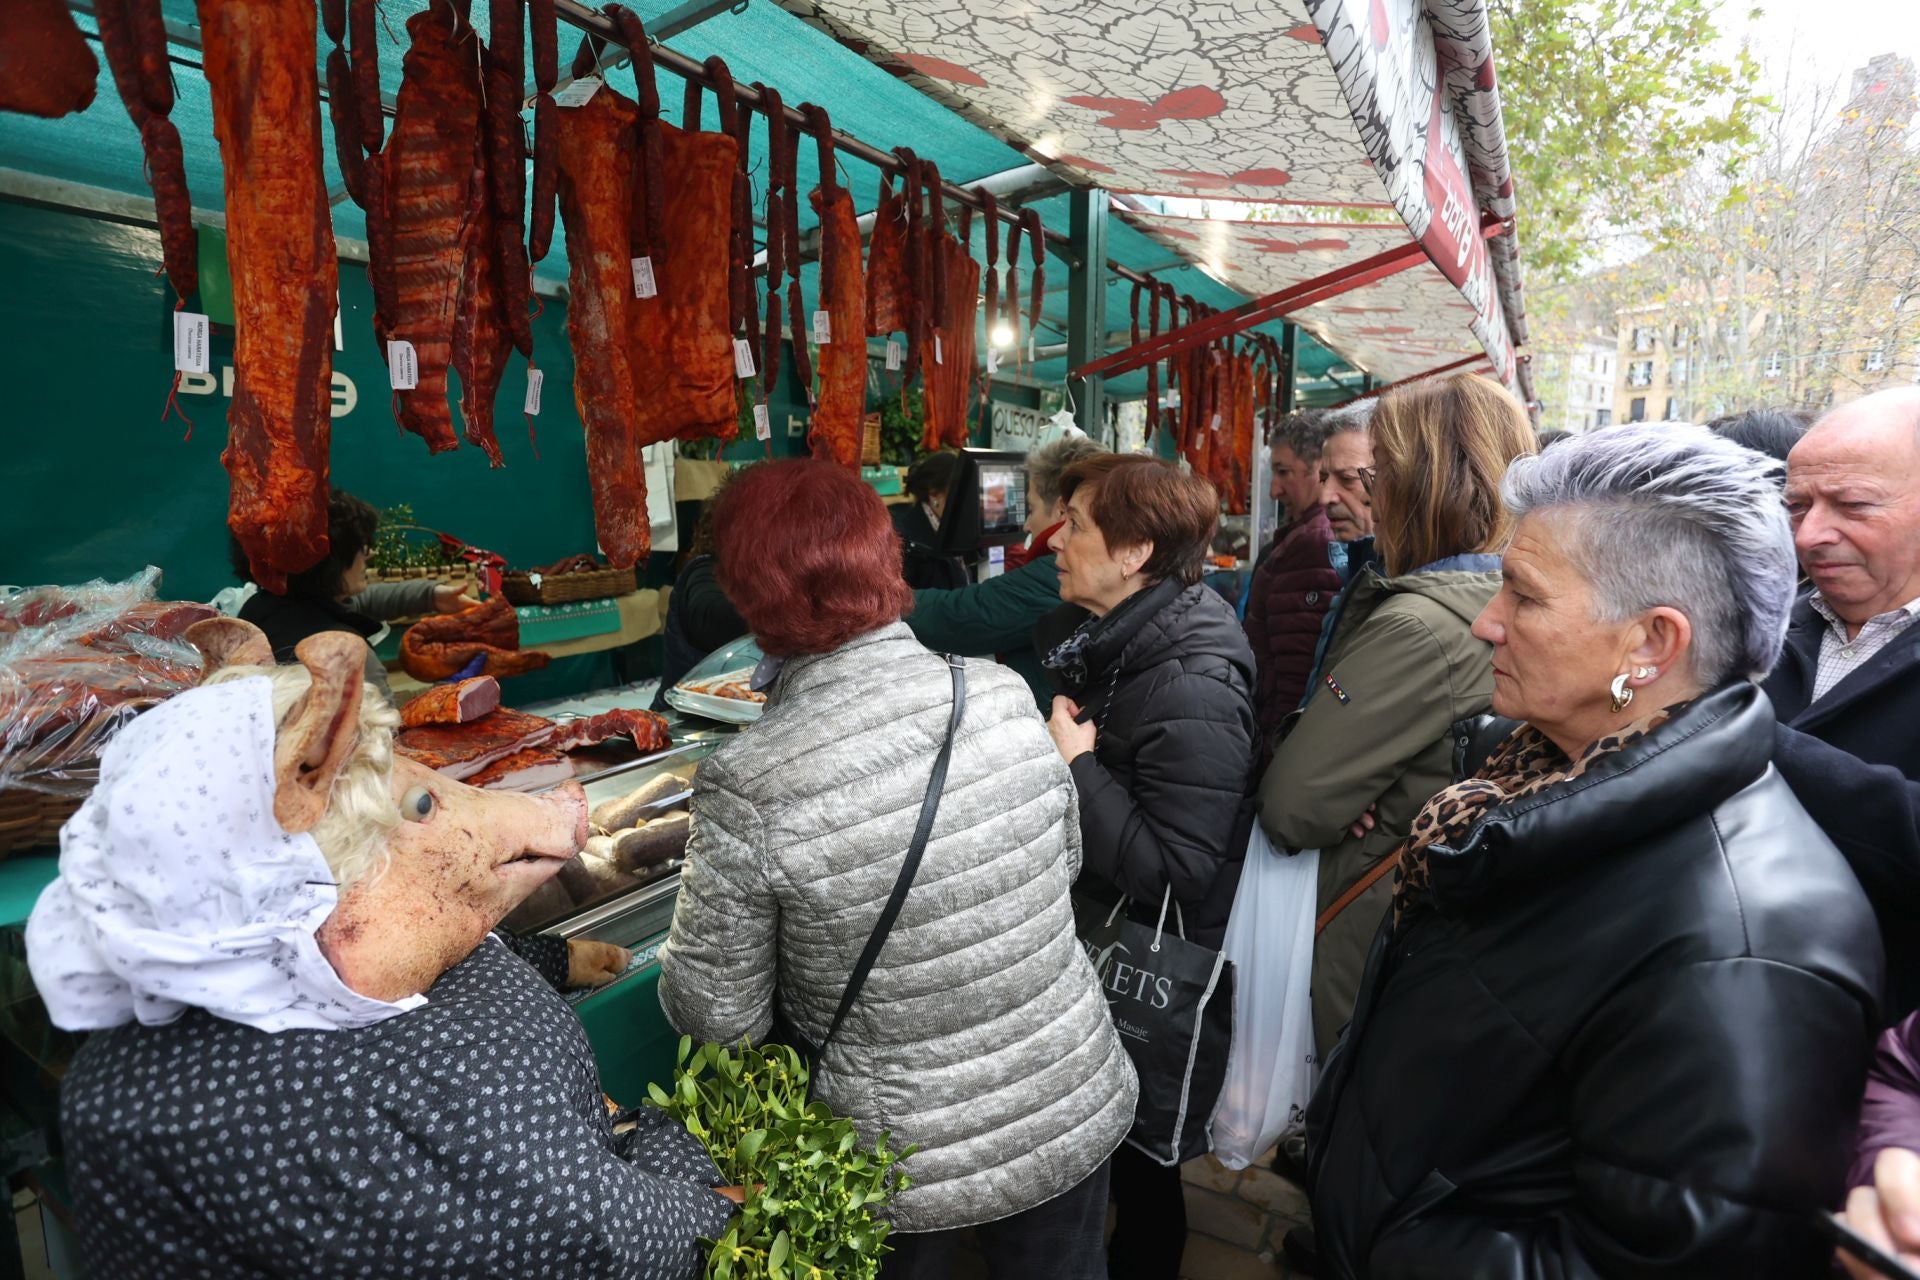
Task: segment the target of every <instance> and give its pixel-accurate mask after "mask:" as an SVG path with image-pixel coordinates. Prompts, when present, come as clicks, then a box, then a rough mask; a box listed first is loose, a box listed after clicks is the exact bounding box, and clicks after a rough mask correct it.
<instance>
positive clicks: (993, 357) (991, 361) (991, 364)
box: [987, 347, 1000, 376]
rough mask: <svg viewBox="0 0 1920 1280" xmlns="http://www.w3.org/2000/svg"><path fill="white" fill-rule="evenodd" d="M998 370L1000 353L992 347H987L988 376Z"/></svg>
mask: <svg viewBox="0 0 1920 1280" xmlns="http://www.w3.org/2000/svg"><path fill="white" fill-rule="evenodd" d="M998 372H1000V353H999V352H998V351H996V350H994V349H993V348H992V347H988V348H987V373H988V375H989V376H991V375H993V374H996V373H998Z"/></svg>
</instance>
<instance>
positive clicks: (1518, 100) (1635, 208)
mask: <svg viewBox="0 0 1920 1280" xmlns="http://www.w3.org/2000/svg"><path fill="white" fill-rule="evenodd" d="M1717 10H1718V5H1717V4H1709V3H1703V0H1508V2H1506V3H1501V4H1495V5H1491V6H1489V15H1490V19H1491V22H1492V26H1493V32H1492V34H1493V49H1494V57H1495V60H1496V63H1497V65H1498V68H1499V75H1500V98H1501V107H1502V114H1503V115H1504V117H1505V121H1506V130H1507V140H1508V152H1509V155H1510V156H1511V157H1512V164H1513V168H1514V185H1515V193H1516V196H1517V199H1518V201H1519V204H1520V216H1521V219H1522V223H1521V225H1522V234H1523V235H1525V237H1526V257H1527V269H1528V274H1529V276H1530V277H1531V278H1532V279H1533V280H1535V281H1537V282H1540V283H1543V284H1544V283H1550V282H1552V281H1554V280H1559V279H1565V278H1567V277H1569V276H1570V275H1573V274H1575V273H1577V272H1578V271H1579V270H1581V269H1583V268H1585V267H1588V266H1590V265H1591V259H1592V258H1593V256H1594V254H1595V251H1596V250H1597V248H1598V247H1599V245H1600V243H1601V242H1603V241H1604V240H1605V239H1606V238H1607V237H1608V236H1609V234H1610V233H1617V232H1620V231H1623V230H1626V231H1641V230H1645V229H1647V228H1649V227H1651V226H1654V225H1656V224H1657V223H1658V221H1659V216H1660V208H1659V200H1658V195H1657V192H1656V191H1655V188H1656V186H1657V185H1658V184H1659V183H1660V181H1661V180H1662V179H1664V178H1667V177H1670V176H1672V175H1674V174H1677V173H1679V172H1681V171H1683V170H1685V169H1687V168H1688V167H1690V166H1691V165H1692V164H1693V163H1694V162H1695V161H1696V160H1698V159H1699V158H1700V157H1701V156H1702V155H1703V154H1704V153H1705V152H1706V151H1707V150H1708V149H1709V148H1710V147H1714V146H1734V147H1742V148H1744V147H1751V146H1752V145H1754V143H1755V141H1756V139H1757V136H1758V134H1757V130H1758V126H1759V124H1760V121H1761V119H1762V117H1763V116H1764V115H1765V114H1766V113H1767V111H1768V110H1769V108H1770V105H1771V104H1770V103H1769V102H1768V101H1767V99H1766V98H1765V96H1763V95H1762V94H1760V93H1759V92H1758V90H1757V81H1758V67H1757V66H1756V65H1755V64H1754V62H1753V59H1752V58H1751V57H1749V56H1748V54H1747V53H1746V51H1745V50H1744V49H1743V50H1741V51H1740V52H1739V53H1738V55H1737V56H1735V57H1734V58H1733V59H1731V60H1729V59H1728V58H1726V57H1725V56H1724V54H1722V53H1721V52H1719V50H1720V49H1721V47H1722V44H1721V40H1720V28H1719V24H1718V22H1717V20H1716V19H1717Z"/></svg>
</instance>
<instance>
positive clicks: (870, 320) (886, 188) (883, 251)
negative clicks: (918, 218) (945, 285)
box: [867, 171, 908, 338]
mask: <svg viewBox="0 0 1920 1280" xmlns="http://www.w3.org/2000/svg"><path fill="white" fill-rule="evenodd" d="M907 289H908V282H907V201H906V198H905V197H904V196H901V195H896V194H895V193H894V190H893V178H892V176H891V175H890V174H887V173H885V172H884V171H883V172H882V173H881V175H880V202H879V204H878V205H877V206H876V209H875V212H874V215H873V239H872V241H871V242H870V243H869V244H868V246H867V336H868V337H870V338H884V337H886V336H887V335H888V334H892V333H898V332H900V331H901V330H903V329H905V328H906V327H907V314H908V298H907Z"/></svg>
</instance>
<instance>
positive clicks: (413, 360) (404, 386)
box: [387, 338, 420, 391]
mask: <svg viewBox="0 0 1920 1280" xmlns="http://www.w3.org/2000/svg"><path fill="white" fill-rule="evenodd" d="M387 381H388V383H389V384H390V385H391V386H392V387H393V389H394V390H395V391H411V390H413V389H414V388H415V387H417V386H419V385H420V357H418V356H417V355H415V354H414V352H413V344H412V343H411V342H407V341H405V340H404V339H401V338H392V339H389V340H388V342H387Z"/></svg>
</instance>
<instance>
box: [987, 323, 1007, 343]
mask: <svg viewBox="0 0 1920 1280" xmlns="http://www.w3.org/2000/svg"><path fill="white" fill-rule="evenodd" d="M987 341H988V342H991V343H992V344H993V345H994V346H996V347H1010V346H1012V345H1013V329H1012V328H1011V327H1010V326H1009V325H1008V324H1007V322H1006V321H1005V320H1001V321H999V322H997V323H996V324H995V325H994V326H993V331H992V332H991V333H989V334H987Z"/></svg>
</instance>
